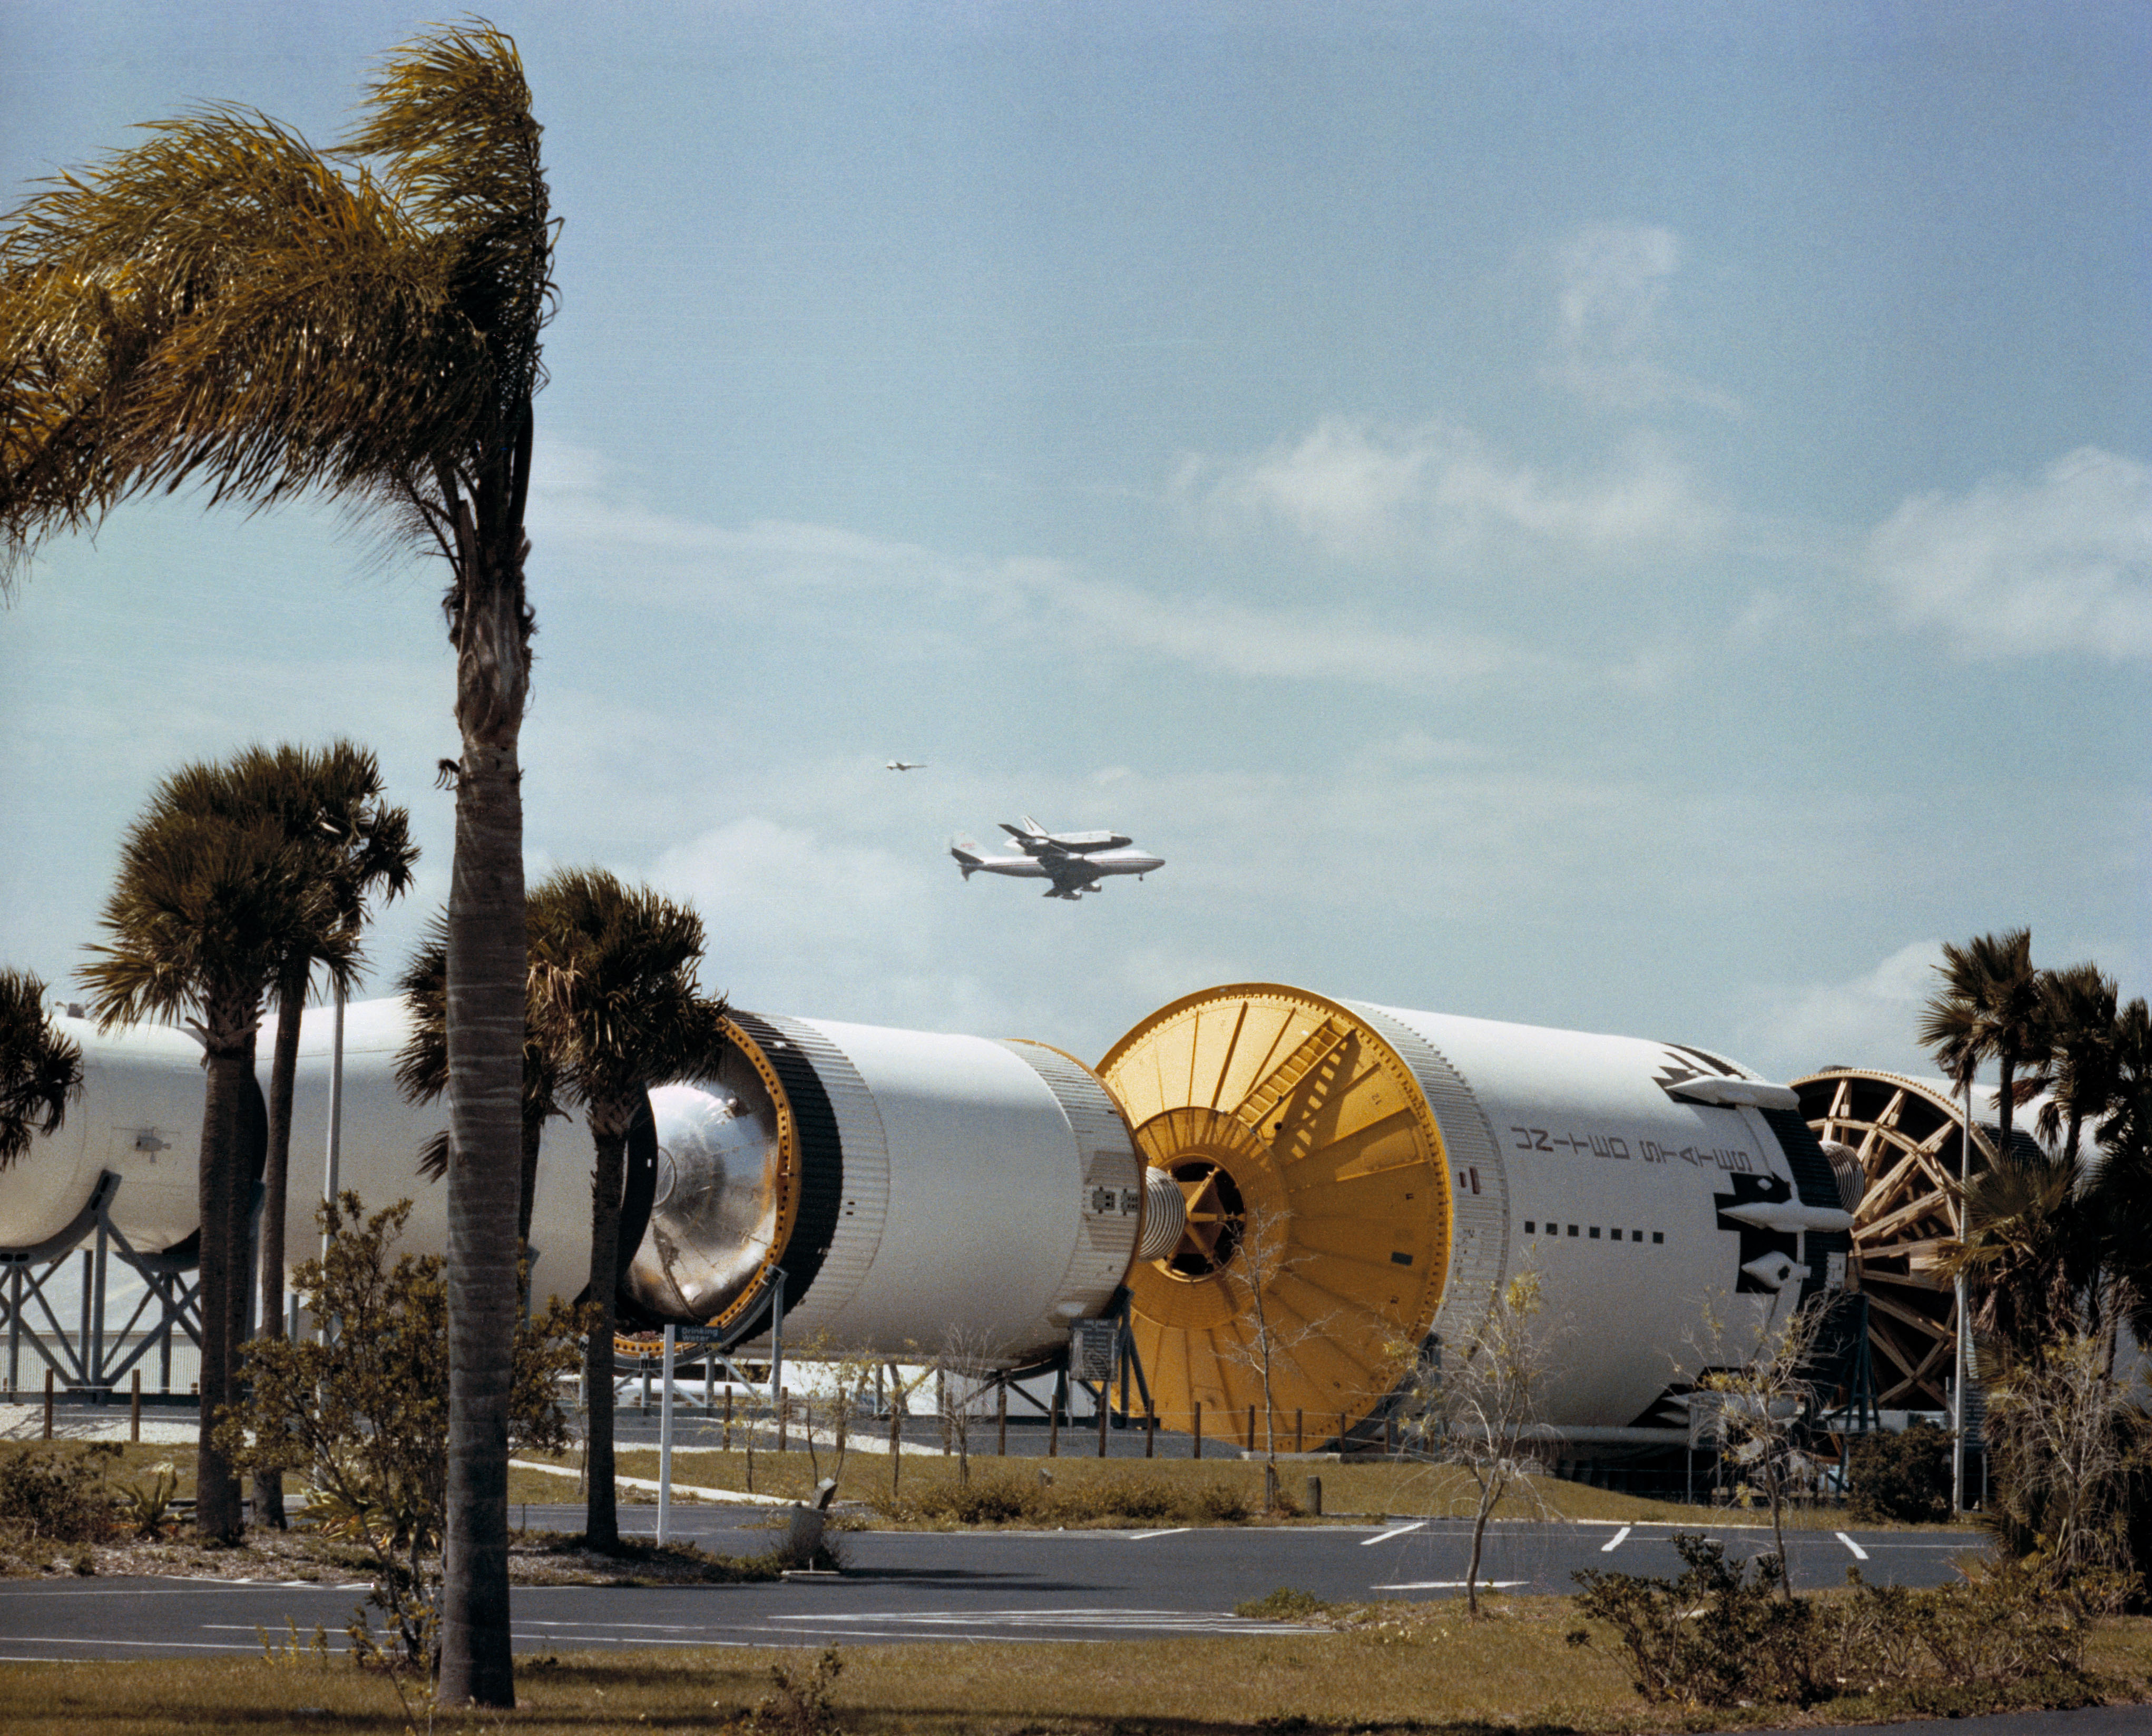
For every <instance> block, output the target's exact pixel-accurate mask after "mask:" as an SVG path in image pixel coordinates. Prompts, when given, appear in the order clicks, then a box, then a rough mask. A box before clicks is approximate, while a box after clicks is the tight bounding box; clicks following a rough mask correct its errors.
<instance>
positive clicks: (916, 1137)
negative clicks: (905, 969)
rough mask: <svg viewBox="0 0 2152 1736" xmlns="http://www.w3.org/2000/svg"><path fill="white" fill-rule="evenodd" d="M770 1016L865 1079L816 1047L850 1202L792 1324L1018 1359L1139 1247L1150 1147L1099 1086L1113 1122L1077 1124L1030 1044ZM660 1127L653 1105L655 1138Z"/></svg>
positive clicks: (1064, 1327) (808, 1336)
mask: <svg viewBox="0 0 2152 1736" xmlns="http://www.w3.org/2000/svg"><path fill="white" fill-rule="evenodd" d="M772 1023H774V1024H776V1025H777V1026H778V1027H779V1028H780V1029H784V1030H787V1031H790V1032H794V1033H813V1034H814V1035H815V1036H818V1037H820V1038H821V1039H822V1040H823V1042H824V1043H826V1044H827V1045H829V1047H830V1049H834V1050H835V1052H836V1053H838V1054H840V1055H841V1056H842V1058H843V1060H844V1062H845V1063H849V1064H850V1069H852V1071H853V1072H855V1074H856V1077H857V1080H858V1085H857V1086H856V1087H851V1088H850V1089H848V1088H847V1084H846V1081H845V1079H844V1078H843V1077H842V1074H841V1071H840V1069H835V1068H832V1067H831V1066H830V1063H829V1062H828V1060H827V1058H826V1052H825V1053H823V1054H819V1055H818V1054H816V1051H815V1050H812V1049H810V1055H815V1057H816V1059H815V1064H816V1066H817V1069H818V1073H819V1074H820V1078H821V1080H822V1083H823V1085H824V1087H825V1089H826V1090H827V1091H828V1092H829V1095H830V1105H831V1108H832V1109H834V1110H835V1113H836V1116H837V1121H838V1126H839V1130H840V1135H841V1137H842V1139H843V1141H844V1147H845V1190H844V1192H845V1215H844V1216H840V1219H839V1221H838V1226H837V1235H836V1238H835V1241H833V1242H832V1244H831V1246H830V1252H829V1255H828V1257H827V1258H826V1259H825V1261H824V1263H823V1266H822V1269H821V1271H820V1273H819V1274H818V1275H817V1276H816V1277H815V1281H814V1282H813V1284H812V1285H811V1286H810V1288H809V1289H808V1291H807V1293H806V1294H805V1295H804V1297H798V1298H797V1299H796V1302H788V1304H787V1313H786V1320H785V1335H786V1338H787V1339H788V1341H789V1342H790V1343H794V1344H795V1345H797V1344H799V1343H807V1342H810V1341H812V1340H814V1339H816V1338H820V1339H822V1340H825V1341H826V1342H827V1343H830V1344H831V1345H833V1346H836V1347H839V1348H843V1349H845V1350H846V1351H851V1350H856V1349H865V1348H873V1349H876V1350H879V1351H880V1352H881V1353H883V1354H885V1355H890V1356H899V1357H901V1356H903V1355H906V1354H907V1353H909V1354H912V1355H931V1354H933V1353H937V1352H939V1351H940V1350H942V1348H943V1346H944V1343H945V1340H947V1339H948V1338H950V1335H952V1333H953V1334H955V1335H957V1338H958V1339H960V1340H961V1341H962V1344H963V1345H964V1346H965V1347H966V1348H968V1349H970V1350H972V1352H974V1353H977V1352H979V1351H984V1352H986V1353H987V1355H988V1356H989V1358H990V1359H992V1360H994V1361H997V1362H1005V1361H1024V1360H1028V1359H1029V1358H1033V1357H1035V1356H1037V1355H1038V1354H1041V1353H1048V1352H1051V1351H1053V1350H1054V1349H1056V1348H1058V1347H1059V1346H1060V1345H1061V1344H1063V1343H1065V1342H1066V1339H1067V1336H1068V1323H1069V1322H1070V1321H1071V1320H1073V1319H1076V1318H1079V1317H1086V1316H1089V1315H1094V1314H1097V1313H1099V1312H1100V1311H1102V1310H1103V1309H1104V1307H1106V1305H1107V1304H1108V1303H1109V1302H1110V1301H1111V1300H1112V1299H1113V1295H1114V1290H1115V1288H1116V1287H1118V1286H1119V1282H1120V1281H1121V1278H1122V1276H1123V1274H1124V1273H1125V1272H1127V1270H1128V1266H1129V1260H1130V1259H1131V1258H1132V1257H1133V1256H1134V1251H1135V1241H1136V1235H1137V1231H1138V1229H1139V1223H1140V1207H1139V1206H1136V1205H1135V1204H1134V1199H1133V1190H1140V1188H1141V1187H1142V1185H1143V1180H1142V1178H1143V1164H1142V1160H1141V1159H1140V1158H1139V1156H1138V1155H1137V1154H1136V1151H1135V1148H1134V1145H1133V1144H1132V1143H1131V1142H1130V1141H1129V1138H1128V1135H1127V1131H1126V1129H1125V1127H1124V1125H1123V1124H1121V1123H1120V1121H1119V1117H1118V1115H1117V1114H1113V1112H1112V1111H1111V1109H1110V1106H1109V1104H1107V1100H1106V1099H1105V1097H1104V1090H1103V1089H1102V1088H1095V1087H1094V1089H1096V1091H1097V1095H1098V1097H1099V1101H1100V1103H1101V1104H1102V1105H1106V1110H1105V1112H1106V1114H1109V1115H1111V1117H1112V1121H1111V1125H1110V1127H1109V1128H1100V1127H1096V1126H1079V1125H1077V1124H1074V1123H1073V1120H1072V1116H1071V1114H1070V1112H1069V1110H1068V1108H1066V1107H1064V1105H1063V1103H1062V1102H1061V1101H1060V1100H1059V1099H1058V1097H1057V1094H1056V1092H1055V1090H1054V1089H1053V1088H1052V1087H1051V1086H1049V1085H1048V1083H1047V1081H1046V1079H1043V1078H1042V1076H1041V1074H1040V1073H1039V1072H1038V1070H1037V1068H1036V1066H1035V1065H1034V1064H1033V1063H1031V1062H1029V1061H1028V1060H1027V1059H1026V1058H1025V1051H1027V1050H1035V1049H1036V1048H1037V1046H1036V1045H1033V1044H1025V1043H1014V1044H1004V1043H998V1042H993V1041H990V1040H988V1039H987V1038H979V1037H964V1036H953V1035H947V1034H944V1033H934V1032H924V1031H905V1030H896V1029H891V1028H887V1027H883V1026H876V1025H855V1024H846V1023H838V1022H835V1021H832V1020H826V1019H784V1020H774V1021H772ZM1039 1053H1043V1054H1049V1055H1050V1054H1051V1053H1052V1052H1051V1051H1040V1052H1039ZM861 1088H863V1089H861ZM663 1132H664V1129H663V1125H662V1117H661V1122H660V1129H659V1135H660V1141H661V1143H662V1139H663ZM877 1148H879V1149H878V1150H877ZM1101 1189H1104V1190H1108V1191H1109V1192H1110V1194H1111V1204H1110V1206H1109V1207H1108V1208H1107V1209H1105V1210H1104V1211H1101V1210H1099V1208H1098V1200H1099V1197H1100V1196H1101V1195H1100V1190H1101ZM1124 1200H1127V1201H1128V1203H1127V1205H1126V1206H1125V1207H1124Z"/></svg>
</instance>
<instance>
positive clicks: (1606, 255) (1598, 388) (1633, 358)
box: [1545, 223, 1741, 415]
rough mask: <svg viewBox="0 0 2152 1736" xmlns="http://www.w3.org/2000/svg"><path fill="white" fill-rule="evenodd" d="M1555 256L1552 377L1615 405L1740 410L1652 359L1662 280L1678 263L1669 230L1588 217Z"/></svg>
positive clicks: (1676, 243) (1722, 395)
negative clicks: (1668, 403) (1557, 286)
mask: <svg viewBox="0 0 2152 1736" xmlns="http://www.w3.org/2000/svg"><path fill="white" fill-rule="evenodd" d="M1556 266H1557V268H1558V269H1559V271H1560V272H1561V294H1560V296H1559V297H1558V298H1557V301H1556V326H1555V357H1556V359H1555V360H1554V362H1553V363H1551V365H1550V366H1549V367H1548V368H1547V369H1546V371H1545V377H1546V378H1548V379H1549V380H1550V381H1551V382H1552V383H1556V384H1557V385H1561V386H1565V387H1566V388H1569V389H1570V390H1571V391H1573V392H1576V393H1581V394H1582V395H1584V396H1586V397H1588V398H1596V399H1598V400H1600V401H1601V402H1602V403H1605V404H1609V405H1611V406H1612V407H1614V408H1617V409H1642V408H1644V407H1645V406H1647V405H1648V404H1657V403H1660V402H1662V401H1665V400H1668V399H1672V400H1675V401H1677V402H1683V403H1688V404H1701V405H1703V406H1704V407H1706V408H1708V409H1715V410H1719V411H1722V412H1723V413H1725V414H1728V415H1737V414H1739V413H1740V409H1741V406H1740V405H1739V404H1738V403H1737V402H1736V401H1735V400H1734V399H1733V398H1729V397H1728V396H1727V394H1726V393H1723V392H1720V391H1718V390H1717V389H1716V388H1713V387H1710V386H1707V385H1703V384H1702V383H1698V382H1697V381H1695V380H1690V379H1684V378H1682V376H1680V375H1679V374H1677V373H1671V372H1669V371H1668V370H1667V368H1663V367H1662V366H1661V365H1660V364H1659V363H1657V362H1655V361H1653V360H1652V358H1651V354H1650V352H1651V349H1652V346H1653V344H1654V343H1656V341H1657V336H1658V315H1659V308H1660V305H1661V304H1662V302H1664V301H1665V299H1666V293H1667V282H1668V281H1669V280H1670V279H1671V278H1672V277H1673V275H1674V274H1675V272H1677V271H1678V270H1679V269H1680V268H1681V242H1680V240H1679V238H1678V237H1677V236H1675V234H1674V232H1673V231H1672V230H1670V229H1660V228H1656V227H1652V226H1647V225H1642V224H1619V223H1594V224H1590V225H1587V226H1586V227H1585V228H1583V229H1581V230H1579V231H1577V232H1576V234H1575V235H1574V236H1571V238H1570V239H1569V241H1567V242H1566V243H1565V244H1564V245H1563V246H1561V248H1560V249H1559V250H1558V251H1557V252H1556Z"/></svg>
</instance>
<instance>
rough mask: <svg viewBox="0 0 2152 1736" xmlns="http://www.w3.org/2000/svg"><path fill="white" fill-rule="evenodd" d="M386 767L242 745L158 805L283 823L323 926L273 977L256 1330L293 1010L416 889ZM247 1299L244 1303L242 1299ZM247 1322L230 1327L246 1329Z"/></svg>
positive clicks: (274, 1509) (405, 825) (271, 1232)
mask: <svg viewBox="0 0 2152 1736" xmlns="http://www.w3.org/2000/svg"><path fill="white" fill-rule="evenodd" d="M381 794H382V786H381V768H380V764H379V763H378V761H377V760H376V759H374V756H373V754H371V753H369V752H368V751H367V750H366V749H363V748H360V747H358V746H357V745H355V744H353V743H351V742H348V741H337V742H332V743H331V744H329V746H327V747H326V748H323V749H307V748H297V747H292V746H288V745H287V746H281V747H277V748H273V749H272V748H261V747H254V748H248V749H245V750H243V751H242V752H241V753H240V754H236V755H235V756H234V757H233V758H232V759H231V760H229V761H227V762H224V763H221V764H216V765H196V766H190V767H187V768H185V769H184V770H182V771H180V772H177V773H175V774H173V776H172V777H171V779H169V780H168V782H167V784H166V791H165V805H167V806H168V807H170V808H175V809H180V810H185V811H186V812H189V813H192V814H196V815H200V816H201V817H203V818H205V819H211V820H216V819H222V820H237V821H243V820H252V819H256V818H259V819H263V820H268V821H269V822H271V823H272V825H277V826H278V827H280V828H282V832H283V835H284V837H285V839H286V840H287V842H288V843H289V844H290V845H291V846H292V861H293V864H294V871H295V872H297V873H299V874H302V875H304V876H309V877H311V878H312V880H313V881H314V882H315V888H314V890H315V891H316V893H317V896H315V897H314V898H312V900H311V901H310V907H311V908H312V909H313V910H314V911H315V912H316V914H317V917H318V919H319V921H320V924H321V926H320V927H319V928H318V929H317V930H316V931H312V932H309V933H304V934H298V935H295V936H294V937H292V947H291V950H290V952H288V953H287V955H286V957H285V959H284V962H283V964H282V968H281V969H280V970H279V971H278V972H277V983H276V988H275V999H276V1003H277V1034H276V1038H275V1040H274V1042H273V1043H272V1046H271V1050H270V1063H269V1145H268V1150H267V1153H266V1155H265V1157H264V1158H263V1160H262V1166H261V1246H260V1272H261V1312H260V1316H259V1325H258V1327H257V1330H258V1331H259V1332H261V1335H262V1336H264V1337H267V1338H279V1337H282V1333H283V1330H284V1211H285V1203H286V1200H287V1195H288V1191H289V1180H290V1175H291V1155H292V1089H293V1086H294V1084H295V1083H296V1081H297V1074H298V1063H299V1024H300V1016H301V1014H302V1013H304V1011H305V1010H306V1003H307V990H308V987H309V986H310V985H311V983H312V980H313V973H314V967H316V966H317V965H320V966H321V967H323V969H324V970H325V972H327V977H328V978H329V981H330V983H331V984H332V987H334V988H335V990H336V992H338V993H339V994H342V993H345V992H348V990H349V989H350V988H351V987H353V984H354V983H355V982H356V981H357V980H358V967H359V963H360V952H359V946H358V939H359V935H360V933H361V931H363V928H364V926H365V924H366V919H367V915H368V908H367V906H368V898H369V896H371V895H372V893H373V891H374V890H375V889H376V888H377V887H378V888H379V889H380V891H382V892H383V895H384V896H387V897H388V898H394V897H396V896H398V895H399V894H400V893H402V892H403V891H405V890H406V889H407V888H408V887H409V886H410V884H411V873H412V869H413V866H414V864H415V863H416V862H417V860H418V858H419V851H418V847H417V846H416V845H414V844H413V843H412V842H411V839H410V815H409V814H408V813H407V812H405V810H403V809H401V808H392V807H388V806H387V805H384V804H383V801H382V799H381ZM242 1302H243V1299H242ZM243 1326H244V1322H243V1317H242V1319H241V1322H240V1326H239V1327H236V1328H235V1329H236V1330H243ZM254 1496H255V1511H256V1515H257V1516H258V1517H259V1518H260V1519H261V1520H262V1521H263V1522H265V1523H266V1524H269V1525H274V1526H275V1527H276V1528H277V1529H278V1530H282V1529H283V1526H284V1490H283V1475H282V1472H280V1471H276V1470H264V1471H261V1472H258V1473H257V1474H256V1476H255V1480H254Z"/></svg>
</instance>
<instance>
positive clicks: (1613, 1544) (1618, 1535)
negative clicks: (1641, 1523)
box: [1599, 1525, 1630, 1556]
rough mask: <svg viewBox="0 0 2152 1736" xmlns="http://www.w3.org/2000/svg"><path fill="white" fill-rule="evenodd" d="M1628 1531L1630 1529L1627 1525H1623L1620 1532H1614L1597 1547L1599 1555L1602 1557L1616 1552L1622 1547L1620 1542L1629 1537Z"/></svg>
mask: <svg viewBox="0 0 2152 1736" xmlns="http://www.w3.org/2000/svg"><path fill="white" fill-rule="evenodd" d="M1629 1530H1630V1528H1629V1527H1628V1526H1627V1525H1623V1526H1622V1529H1621V1530H1618V1531H1617V1532H1615V1534H1614V1535H1612V1536H1611V1538H1609V1539H1608V1540H1607V1541H1606V1542H1604V1543H1602V1544H1601V1545H1600V1546H1599V1553H1600V1554H1601V1555H1602V1556H1611V1555H1612V1554H1613V1553H1614V1551H1616V1550H1617V1549H1619V1548H1620V1547H1621V1546H1622V1539H1623V1538H1625V1537H1627V1535H1629Z"/></svg>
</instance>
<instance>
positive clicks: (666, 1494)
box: [657, 1326, 678, 1549]
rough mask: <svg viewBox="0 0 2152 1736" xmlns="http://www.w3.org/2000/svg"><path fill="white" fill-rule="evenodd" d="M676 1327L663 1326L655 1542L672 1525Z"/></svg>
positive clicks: (662, 1542) (661, 1543) (660, 1544)
mask: <svg viewBox="0 0 2152 1736" xmlns="http://www.w3.org/2000/svg"><path fill="white" fill-rule="evenodd" d="M676 1331H677V1328H676V1327H671V1326H667V1327H666V1328H665V1396H664V1397H663V1398H661V1399H660V1400H659V1401H658V1404H657V1546H658V1547H659V1548H660V1549H662V1548H664V1546H665V1541H666V1538H667V1535H668V1534H669V1533H670V1532H671V1530H672V1354H673V1350H674V1348H675V1346H676V1344H677V1343H678V1340H677V1339H676V1338H675V1336H674V1334H675V1332H676Z"/></svg>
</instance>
